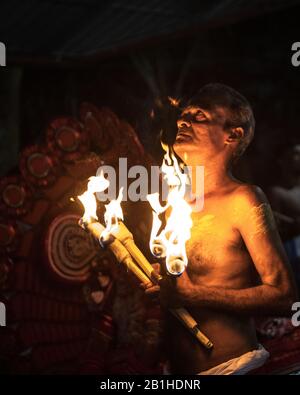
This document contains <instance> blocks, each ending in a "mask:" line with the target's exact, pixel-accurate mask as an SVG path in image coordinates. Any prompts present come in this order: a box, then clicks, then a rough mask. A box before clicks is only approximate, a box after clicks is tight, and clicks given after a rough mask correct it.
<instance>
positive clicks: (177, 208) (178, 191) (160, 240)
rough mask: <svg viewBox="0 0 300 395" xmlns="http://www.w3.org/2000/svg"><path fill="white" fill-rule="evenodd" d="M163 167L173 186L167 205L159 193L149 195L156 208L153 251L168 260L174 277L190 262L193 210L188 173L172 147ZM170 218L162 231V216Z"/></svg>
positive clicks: (168, 151)
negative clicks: (187, 191) (187, 193)
mask: <svg viewBox="0 0 300 395" xmlns="http://www.w3.org/2000/svg"><path fill="white" fill-rule="evenodd" d="M164 149H165V150H166V154H165V156H164V160H163V164H162V166H161V170H162V173H163V174H164V179H165V180H166V182H167V184H168V185H169V193H168V197H167V203H166V205H165V206H161V204H160V202H159V195H158V193H155V194H150V195H147V199H148V201H149V203H150V205H151V207H152V209H153V225H152V231H151V237H150V250H151V252H152V254H153V255H155V256H156V257H158V258H164V257H165V258H166V267H167V270H168V272H169V273H170V274H174V275H180V274H182V273H183V271H184V270H185V268H186V266H187V264H188V259H187V255H186V248H185V244H186V242H187V241H188V240H189V239H190V237H191V227H192V225H193V222H192V219H191V213H192V209H191V207H190V206H189V204H188V203H187V202H186V201H185V199H184V195H185V189H186V185H187V182H188V176H187V175H186V174H184V173H183V172H182V171H181V169H180V166H179V164H178V161H177V159H176V157H175V155H174V154H173V153H172V152H171V153H170V150H169V148H168V147H164ZM169 211H170V214H169V215H166V217H167V221H166V226H165V228H164V229H163V230H161V232H159V230H160V228H161V225H162V222H161V220H160V219H159V215H160V214H162V213H166V214H168V212H169Z"/></svg>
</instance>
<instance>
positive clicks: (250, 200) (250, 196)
mask: <svg viewBox="0 0 300 395" xmlns="http://www.w3.org/2000/svg"><path fill="white" fill-rule="evenodd" d="M261 204H268V200H267V198H266V195H265V194H264V192H263V190H262V189H261V188H260V187H259V186H257V185H253V184H245V183H237V182H236V183H235V185H234V187H233V190H232V205H233V206H235V207H236V208H240V209H243V210H244V209H245V210H248V209H250V208H251V207H254V206H259V205H261Z"/></svg>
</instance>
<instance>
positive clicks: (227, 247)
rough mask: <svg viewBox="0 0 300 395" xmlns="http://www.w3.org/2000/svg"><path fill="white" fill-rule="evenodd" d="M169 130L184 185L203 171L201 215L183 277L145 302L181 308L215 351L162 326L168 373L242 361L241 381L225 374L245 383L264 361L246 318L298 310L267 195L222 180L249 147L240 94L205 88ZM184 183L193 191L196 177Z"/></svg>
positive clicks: (174, 325) (171, 323)
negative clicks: (187, 175)
mask: <svg viewBox="0 0 300 395" xmlns="http://www.w3.org/2000/svg"><path fill="white" fill-rule="evenodd" d="M177 125H178V133H177V136H176V140H175V143H174V150H175V152H176V153H177V155H178V156H179V157H181V158H182V160H184V162H185V163H186V164H187V165H188V166H190V167H191V169H192V175H193V174H196V171H195V169H196V166H200V165H201V166H204V172H205V176H204V177H205V178H204V208H203V210H201V211H199V210H198V211H197V209H196V207H193V209H194V211H193V214H192V219H193V227H192V231H191V238H190V240H189V242H188V243H187V254H188V259H189V263H188V267H187V269H186V271H185V272H184V273H183V274H182V275H181V276H179V277H178V278H174V277H173V278H172V279H170V278H169V279H167V280H166V281H163V282H162V284H161V286H160V288H159V287H158V286H154V287H151V288H149V289H148V290H146V293H149V294H151V293H152V294H153V293H155V292H157V291H159V292H160V298H161V302H162V304H163V305H165V306H168V307H172V306H173V307H174V306H180V305H181V306H185V307H186V308H187V309H188V310H189V311H190V312H191V314H192V315H193V317H194V318H195V319H196V320H197V322H198V324H199V327H200V329H201V331H202V332H203V333H205V334H206V335H207V336H208V337H209V339H210V340H211V341H212V342H213V344H214V347H213V349H211V350H207V349H205V348H204V347H203V346H201V345H200V344H199V343H197V340H195V339H194V338H193V336H191V334H189V333H188V331H187V330H186V329H185V328H184V327H183V326H181V324H180V323H178V322H177V321H176V320H175V319H173V318H172V317H171V316H168V319H167V325H168V328H167V331H168V336H167V338H166V341H167V342H168V357H169V361H170V370H171V372H172V373H175V374H198V373H200V372H204V373H205V374H213V373H215V372H219V374H232V372H231V373H228V370H226V369H225V370H222V369H219V370H217V371H216V370H214V369H213V368H214V367H216V366H219V365H220V364H224V363H226V362H227V361H230V360H233V361H235V362H236V361H238V362H241V363H242V364H243V361H244V360H246V361H248V362H249V359H250V361H251V360H252V361H254V363H253V364H252V365H251V364H250V365H249V364H248V365H247V364H246V365H247V366H248V368H247V366H245V367H244V369H242V370H241V371H240V372H238V371H236V372H235V368H233V372H234V373H233V374H245V373H247V371H249V370H252V369H253V368H256V367H259V366H260V365H262V364H263V363H264V361H265V360H266V357H267V356H268V353H267V352H266V351H265V350H261V349H260V346H259V344H258V342H257V339H256V332H255V327H254V323H253V317H254V316H257V315H260V314H263V315H271V314H275V315H283V314H289V313H290V312H291V305H292V303H293V302H294V301H295V300H297V296H296V291H295V286H294V283H293V279H292V277H291V274H290V270H289V266H288V262H287V259H286V256H285V253H284V250H283V247H282V244H281V241H280V238H279V236H278V233H277V230H276V226H275V223H274V220H273V216H272V212H271V210H270V207H269V204H268V202H267V200H266V198H265V195H264V194H263V192H262V191H261V190H260V189H259V188H258V187H256V186H253V185H247V184H244V183H242V182H240V181H238V180H236V179H235V178H234V177H233V176H232V175H231V172H230V167H231V163H232V162H233V161H234V160H235V158H236V157H238V156H239V155H241V154H242V153H243V151H244V150H245V148H246V147H247V145H248V144H249V142H250V141H251V139H252V137H253V133H254V125H255V121H254V117H253V113H252V110H251V107H250V105H249V103H248V102H247V100H246V99H245V98H244V97H243V96H241V95H240V94H239V93H238V92H236V91H234V90H233V89H231V88H229V87H227V86H225V85H221V84H209V85H206V86H205V87H204V88H202V89H201V90H200V91H199V93H198V94H197V95H196V96H195V97H194V98H193V99H192V100H191V101H190V102H189V104H188V106H187V107H186V108H185V109H184V110H183V111H182V113H181V116H180V118H179V120H178V122H177ZM192 181H193V185H192V188H193V189H194V191H196V188H195V182H196V180H195V177H194V176H193V177H192ZM195 201H196V202H197V201H198V200H197V199H196V200H195ZM191 204H192V205H193V203H191ZM251 352H252V353H251ZM244 356H246V357H245V358H244ZM258 361H259V362H258ZM229 365H231V363H229ZM222 366H223V365H222ZM232 366H233V365H232ZM211 369H212V370H211ZM220 372H221V373H220Z"/></svg>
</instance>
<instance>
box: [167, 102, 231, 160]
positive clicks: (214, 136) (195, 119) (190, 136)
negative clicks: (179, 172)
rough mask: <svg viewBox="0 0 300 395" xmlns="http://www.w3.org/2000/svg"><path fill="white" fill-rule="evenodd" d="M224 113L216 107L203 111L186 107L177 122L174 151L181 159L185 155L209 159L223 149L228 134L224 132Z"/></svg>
mask: <svg viewBox="0 0 300 395" xmlns="http://www.w3.org/2000/svg"><path fill="white" fill-rule="evenodd" d="M225 121H226V112H225V110H224V109H223V108H221V107H217V108H214V109H213V110H205V109H203V108H201V107H198V106H188V107H186V108H185V109H184V110H183V111H182V113H181V116H180V117H179V119H178V121H177V127H178V132H177V135H176V140H175V143H174V150H175V152H176V153H177V155H179V156H180V157H181V158H182V159H184V157H185V154H186V155H191V154H200V155H201V156H205V157H211V156H215V155H216V154H218V153H219V152H221V151H222V150H223V148H224V144H225V140H226V138H227V137H228V132H226V130H224V124H225Z"/></svg>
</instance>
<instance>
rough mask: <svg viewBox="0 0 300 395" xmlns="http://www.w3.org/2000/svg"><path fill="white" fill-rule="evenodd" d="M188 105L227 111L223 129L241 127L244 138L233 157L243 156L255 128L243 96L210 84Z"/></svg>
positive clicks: (249, 109) (251, 114)
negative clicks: (218, 108)
mask: <svg viewBox="0 0 300 395" xmlns="http://www.w3.org/2000/svg"><path fill="white" fill-rule="evenodd" d="M188 105H190V106H191V105H192V106H199V107H202V108H203V109H204V110H205V109H206V110H213V109H214V108H216V107H222V108H224V109H225V110H227V114H228V118H227V121H226V122H225V125H224V128H225V129H227V128H232V127H242V128H243V130H244V136H243V138H242V139H241V141H240V143H239V145H238V147H237V150H236V151H235V154H234V155H235V156H240V155H242V154H243V152H244V151H245V149H246V148H247V147H248V145H249V143H250V142H251V140H252V138H253V136H254V128H255V119H254V115H253V111H252V108H251V106H250V104H249V102H248V100H247V99H246V98H245V97H244V96H243V95H241V94H240V93H239V92H237V91H236V90H234V89H233V88H230V87H229V86H227V85H223V84H217V83H212V84H207V85H205V86H204V87H202V88H201V89H200V90H199V91H198V92H197V94H196V95H195V96H193V97H192V99H191V100H190V101H189V102H188Z"/></svg>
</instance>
